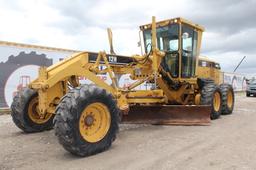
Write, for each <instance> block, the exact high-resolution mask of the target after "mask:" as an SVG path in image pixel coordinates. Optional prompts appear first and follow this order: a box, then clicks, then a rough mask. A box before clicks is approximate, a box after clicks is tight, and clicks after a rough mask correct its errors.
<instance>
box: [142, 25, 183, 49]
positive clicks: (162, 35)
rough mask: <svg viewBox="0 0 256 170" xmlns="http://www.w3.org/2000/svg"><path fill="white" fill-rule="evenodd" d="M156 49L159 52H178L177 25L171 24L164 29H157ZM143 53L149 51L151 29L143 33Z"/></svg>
mask: <svg viewBox="0 0 256 170" xmlns="http://www.w3.org/2000/svg"><path fill="white" fill-rule="evenodd" d="M156 32H157V47H158V49H159V50H161V51H165V52H168V51H178V48H179V25H178V24H172V25H168V26H164V27H158V28H157V29H156ZM144 42H145V51H146V53H149V52H150V50H151V29H148V30H145V31H144Z"/></svg>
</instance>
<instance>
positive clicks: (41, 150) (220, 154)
mask: <svg viewBox="0 0 256 170" xmlns="http://www.w3.org/2000/svg"><path fill="white" fill-rule="evenodd" d="M255 122H256V98H253V97H250V98H246V97H243V96H242V95H237V97H236V105H235V110H234V113H233V114H232V115H229V116H222V117H221V118H220V119H218V120H215V121H212V123H211V125H210V126H152V125H121V130H120V132H119V134H118V137H117V140H116V141H115V142H114V143H113V145H112V147H111V148H110V149H109V150H108V151H106V152H103V153H101V154H97V155H95V156H90V157H87V158H79V157H75V156H73V155H71V154H69V153H68V152H66V151H65V150H64V149H63V148H62V146H61V145H59V144H58V142H57V139H56V137H55V136H54V131H53V130H52V131H47V132H42V133H35V134H24V133H23V132H21V131H20V130H19V129H18V128H16V127H15V125H14V124H13V123H12V120H11V117H10V116H9V115H2V116H0V169H1V170H2V169H25V170H29V169H83V170H85V169H111V170H115V169H118V170H120V169H132V170H134V169H157V170H159V169H195V170H198V169H238V170H241V169H256V161H255V160H256V154H255V153H256V142H255V141H256V123H255Z"/></svg>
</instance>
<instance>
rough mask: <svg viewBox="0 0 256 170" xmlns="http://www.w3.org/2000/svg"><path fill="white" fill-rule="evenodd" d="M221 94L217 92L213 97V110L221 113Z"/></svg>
mask: <svg viewBox="0 0 256 170" xmlns="http://www.w3.org/2000/svg"><path fill="white" fill-rule="evenodd" d="M220 95H221V94H220V93H219V92H215V93H214V95H213V109H214V110H215V111H219V110H220V106H221V97H220Z"/></svg>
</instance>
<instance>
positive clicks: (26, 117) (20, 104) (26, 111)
mask: <svg viewBox="0 0 256 170" xmlns="http://www.w3.org/2000/svg"><path fill="white" fill-rule="evenodd" d="M37 98H38V94H37V92H36V91H35V90H32V89H29V88H25V89H23V90H22V91H20V92H19V93H18V94H17V95H16V96H15V97H14V98H13V102H12V105H11V116H12V120H13V122H14V123H15V125H16V126H17V127H18V128H20V129H21V130H23V131H24V132H26V133H32V132H41V131H44V130H50V129H52V128H53V118H54V114H50V113H48V114H47V116H46V118H45V119H40V118H39V115H38V113H37V112H36V106H37V105H38V103H37V102H36V101H35V100H37ZM31 104H33V106H30V105H31Z"/></svg>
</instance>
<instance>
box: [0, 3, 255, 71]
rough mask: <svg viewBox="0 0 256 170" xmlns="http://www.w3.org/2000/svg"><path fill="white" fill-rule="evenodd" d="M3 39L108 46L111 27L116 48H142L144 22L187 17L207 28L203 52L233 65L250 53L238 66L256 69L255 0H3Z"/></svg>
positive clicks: (130, 50)
mask: <svg viewBox="0 0 256 170" xmlns="http://www.w3.org/2000/svg"><path fill="white" fill-rule="evenodd" d="M0 6H1V10H0V20H1V27H0V38H1V39H2V40H9V41H17V42H24V43H35V44H40V45H47V46H55V47H62V48H73V49H80V50H88V51H99V50H104V49H105V50H107V51H108V49H109V47H108V40H107V33H106V28H107V27H111V28H112V29H113V34H114V47H115V51H116V52H117V53H121V54H126V55H131V54H135V53H138V54H140V48H138V47H137V42H138V40H139V36H138V30H139V29H138V27H139V25H142V24H145V23H150V22H151V16H152V15H155V16H157V20H162V19H167V18H173V17H178V16H181V17H184V18H187V19H189V20H191V21H193V22H194V23H198V24H200V25H202V26H204V27H205V28H206V32H205V33H204V35H203V42H202V43H203V44H202V50H201V51H202V55H206V56H209V57H210V58H213V59H215V60H217V61H218V62H220V63H221V65H222V68H223V70H225V71H232V70H233V68H234V67H235V65H236V64H237V63H238V62H239V60H240V59H241V58H242V57H243V56H244V55H246V56H247V58H246V60H245V61H244V63H242V65H241V67H240V68H239V69H238V71H239V72H241V73H242V72H245V73H255V74H256V67H255V66H254V64H256V57H254V54H255V52H256V48H255V47H254V46H255V44H256V39H255V37H256V22H254V20H255V19H254V18H255V16H256V10H255V6H256V1H255V0H244V1H240V0H225V1H223V0H215V1H205V0H180V1H174V0H158V1H148V0H140V1H137V0H129V1H123V0H108V1H104V0H94V1H89V0H73V1H70V0H63V1H61V2H58V1H52V0H41V1H39V0H27V1H22V0H15V1H14V0H10V1H3V0H0Z"/></svg>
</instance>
